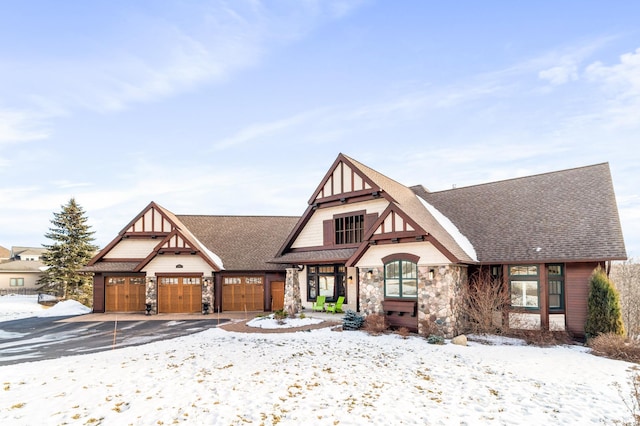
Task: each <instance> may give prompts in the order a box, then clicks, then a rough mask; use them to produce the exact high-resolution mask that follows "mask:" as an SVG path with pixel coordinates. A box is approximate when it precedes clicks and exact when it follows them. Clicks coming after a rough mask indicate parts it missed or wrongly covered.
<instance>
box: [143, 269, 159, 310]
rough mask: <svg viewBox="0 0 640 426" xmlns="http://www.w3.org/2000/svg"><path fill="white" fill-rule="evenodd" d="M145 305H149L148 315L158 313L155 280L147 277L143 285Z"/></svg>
mask: <svg viewBox="0 0 640 426" xmlns="http://www.w3.org/2000/svg"><path fill="white" fill-rule="evenodd" d="M144 303H145V304H147V305H151V311H150V312H149V313H150V314H157V313H158V292H157V287H156V278H155V277H147V278H146V283H145V302H144Z"/></svg>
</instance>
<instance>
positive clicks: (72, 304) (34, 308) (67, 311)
mask: <svg viewBox="0 0 640 426" xmlns="http://www.w3.org/2000/svg"><path fill="white" fill-rule="evenodd" d="M89 312H91V309H90V308H87V307H86V306H84V305H82V304H80V303H78V302H76V301H75V300H65V301H64V302H60V303H57V304H55V305H54V306H52V307H50V308H47V307H45V306H42V305H40V304H38V296H37V295H28V296H22V295H16V294H10V295H7V296H0V322H1V321H10V320H14V319H20V318H29V317H57V316H73V315H82V314H88V313H89Z"/></svg>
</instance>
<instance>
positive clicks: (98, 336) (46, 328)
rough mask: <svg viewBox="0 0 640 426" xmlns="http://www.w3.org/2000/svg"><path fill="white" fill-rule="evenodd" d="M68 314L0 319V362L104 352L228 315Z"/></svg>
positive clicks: (182, 332) (180, 333)
mask: <svg viewBox="0 0 640 426" xmlns="http://www.w3.org/2000/svg"><path fill="white" fill-rule="evenodd" d="M66 318H67V317H49V318H25V319H19V320H13V321H4V322H0V365H11V364H19V363H22V362H28V361H40V360H43V359H54V358H60V357H64V356H69V355H78V354H87V353H94V352H101V351H105V350H111V349H115V348H122V347H126V346H136V345H142V344H145V343H149V342H154V341H157V340H166V339H171V338H174V337H179V336H184V335H188V334H192V333H197V332H199V331H203V330H206V329H209V328H214V327H217V326H218V325H219V324H222V323H224V322H227V321H229V320H228V319H219V318H211V319H197V320H196V319H167V320H154V321H148V320H145V319H140V320H120V321H118V320H117V319H116V318H112V319H111V320H104V321H82V320H81V319H76V320H74V321H70V322H69V321H64V320H65V319H66Z"/></svg>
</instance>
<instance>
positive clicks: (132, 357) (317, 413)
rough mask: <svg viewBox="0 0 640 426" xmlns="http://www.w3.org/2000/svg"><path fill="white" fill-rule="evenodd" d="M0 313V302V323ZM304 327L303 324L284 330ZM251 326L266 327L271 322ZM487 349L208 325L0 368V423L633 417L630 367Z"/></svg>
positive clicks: (533, 350) (574, 352) (510, 348)
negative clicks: (176, 335)
mask: <svg viewBox="0 0 640 426" xmlns="http://www.w3.org/2000/svg"><path fill="white" fill-rule="evenodd" d="M7 305H9V303H5V302H4V301H3V302H2V303H0V316H1V315H2V314H3V313H4V312H5V311H4V308H5V307H7ZM34 312H36V313H38V312H39V311H38V310H36V309H34ZM305 321H309V322H310V320H309V319H305V320H296V322H295V324H296V325H300V324H301V323H304V322H305ZM259 322H260V323H261V325H266V324H267V323H270V322H271V323H272V326H275V325H273V324H274V323H275V322H274V321H273V320H271V319H261V320H259ZM290 325H291V324H290ZM0 338H1V337H0ZM497 342H498V343H499V344H495V345H487V344H480V343H477V342H471V343H470V344H469V346H466V347H463V346H457V345H453V344H446V345H442V346H438V345H430V344H428V343H427V342H426V341H425V340H424V339H422V338H418V337H410V338H407V339H403V338H401V337H400V336H397V335H382V336H370V335H367V334H366V333H364V332H359V331H358V332H354V331H351V332H346V331H345V332H337V331H332V330H331V329H329V328H325V329H320V330H315V331H309V332H297V333H282V334H261V333H256V334H245V333H233V332H227V331H224V330H222V329H211V330H208V331H204V332H202V333H198V334H194V335H189V336H185V337H181V338H177V339H173V340H168V341H162V342H155V343H150V344H147V345H143V346H136V347H128V348H123V349H116V350H112V351H107V352H102V353H98V354H90V355H79V356H74V357H69V358H61V359H57V360H48V361H38V362H27V363H23V364H18V365H12V366H6V367H0V382H1V383H2V386H3V389H2V390H0V395H1V398H0V424H3V425H33V424H45V425H49V424H51V425H59V424H78V425H92V424H104V425H110V424H124V425H127V424H135V425H137V424H141V425H146V424H149V425H150V424H158V425H160V424H165V425H166V424H174V423H175V424H194V425H200V424H216V425H218V424H219V425H241V424H242V425H246V424H253V425H263V424H264V425H275V424H280V425H298V424H308V425H338V424H339V425H361V424H375V425H378V424H384V425H388V424H391V425H399V424H405V425H410V424H429V425H460V424H464V425H478V424H488V425H502V424H509V425H530V424H564V425H584V424H612V423H613V422H614V421H616V420H622V421H630V413H629V412H628V410H627V408H626V407H625V404H624V401H623V398H629V393H630V392H629V384H628V379H629V377H630V372H631V369H632V368H633V367H634V365H633V364H629V363H625V362H621V361H613V360H609V359H605V358H599V357H596V356H593V355H590V354H589V353H587V350H586V349H584V348H582V347H578V346H570V347H569V346H567V347H554V348H537V347H529V346H524V345H521V344H506V343H514V342H513V341H511V342H508V341H503V340H498V341H497ZM516 343H517V342H516ZM616 383H618V384H619V386H620V388H621V391H619V390H618V388H617V386H616Z"/></svg>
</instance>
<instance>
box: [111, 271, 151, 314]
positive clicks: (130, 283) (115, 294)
mask: <svg viewBox="0 0 640 426" xmlns="http://www.w3.org/2000/svg"><path fill="white" fill-rule="evenodd" d="M105 298H106V302H105V310H106V311H107V312H135V311H144V303H145V279H144V277H107V279H106V280H105Z"/></svg>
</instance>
